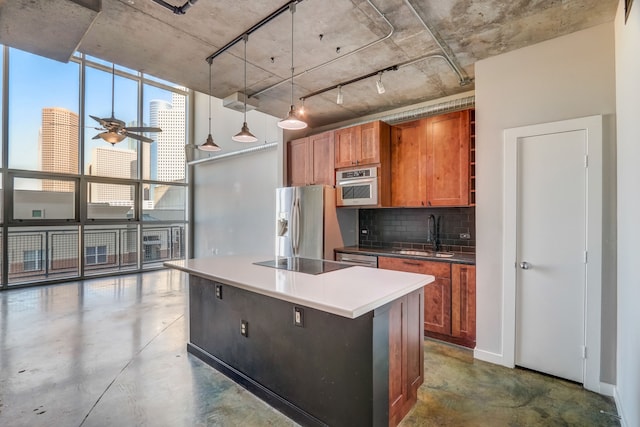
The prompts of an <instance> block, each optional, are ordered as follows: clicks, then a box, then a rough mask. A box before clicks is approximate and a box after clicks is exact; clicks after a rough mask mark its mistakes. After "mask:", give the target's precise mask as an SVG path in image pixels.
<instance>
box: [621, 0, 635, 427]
mask: <svg viewBox="0 0 640 427" xmlns="http://www.w3.org/2000/svg"><path fill="white" fill-rule="evenodd" d="M622 3H623V2H621V3H620V8H619V10H618V14H617V16H616V21H615V38H616V109H617V117H618V120H617V132H618V230H619V233H618V352H617V353H618V354H617V356H618V363H617V382H616V384H617V385H616V392H617V396H616V401H617V402H618V404H619V406H618V410H619V411H620V412H622V415H623V416H624V419H625V421H626V425H627V426H640V310H639V309H638V303H639V302H640V275H638V269H637V265H638V264H637V263H638V242H639V241H640V222H639V221H638V219H639V218H640V192H639V191H638V188H639V187H640V167H638V159H640V127H639V124H638V121H639V118H640V116H639V115H638V112H639V111H640V55H638V49H639V48H640V4H639V3H638V2H637V1H636V2H635V4H634V5H633V8H632V9H631V15H630V16H629V19H628V21H627V23H626V24H625V23H624V12H623V9H624V6H623V4H622Z"/></svg>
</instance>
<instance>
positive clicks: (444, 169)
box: [426, 110, 470, 206]
mask: <svg viewBox="0 0 640 427" xmlns="http://www.w3.org/2000/svg"><path fill="white" fill-rule="evenodd" d="M469 142H470V138H469V110H464V111H456V112H454V113H448V114H442V115H439V116H434V117H429V118H428V119H427V164H426V172H427V174H426V180H427V182H426V184H427V206H468V205H469Z"/></svg>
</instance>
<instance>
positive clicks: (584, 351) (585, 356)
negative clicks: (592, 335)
mask: <svg viewBox="0 0 640 427" xmlns="http://www.w3.org/2000/svg"><path fill="white" fill-rule="evenodd" d="M582 358H583V359H586V358H587V346H585V345H583V346H582Z"/></svg>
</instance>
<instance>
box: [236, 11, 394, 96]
mask: <svg viewBox="0 0 640 427" xmlns="http://www.w3.org/2000/svg"><path fill="white" fill-rule="evenodd" d="M366 1H367V3H369V5H371V7H372V8H373V10H375V11H376V13H377V14H378V15H380V18H382V19H383V20H384V22H385V23H386V24H387V25H388V26H389V28H390V30H389V33H387V35H385V36H383V37H381V38H379V39H377V40H374V41H372V42H371V43H367V44H366V45H364V46H360V47H359V48H357V49H355V50H352V51H351V52H347V53H345V54H344V55H341V56H338V57H336V58H333V59H331V60H329V61H327V62H324V63H322V64H319V65H316V66H315V67H311V68H308V69H306V70H304V71H301V72H300V73H298V74H294V75H293V77H294V78H295V77H300V76H301V75H303V74H307V73H310V72H312V71H316V70H319V69H320V68H323V67H326V66H327V65H329V64H333V63H334V62H336V61H339V60H341V59H344V58H347V57H349V56H351V55H354V54H356V53H358V52H361V51H363V50H365V49H368V48H370V47H371V46H373V45H376V44H378V43H380V42H383V41H384V40H387V39H388V38H389V37H391V36H392V35H393V33H395V31H396V29H395V27H394V26H393V24H391V22H389V20H388V19H387V17H386V16H385V15H384V13H382V12H381V11H380V10H379V9H378V8H377V7H376V6H375V5H374V4H373V3H371V0H366ZM290 80H291V78H287V79H285V80H282V81H279V82H278V83H275V84H272V85H271V86H267V87H266V88H264V89H262V90H259V91H258V92H255V93H253V94H251V95H248V97H249V98H251V97H255V96H260V95H262V94H263V93H265V92H268V91H270V90H271V89H274V88H276V87H278V86H280V85H282V84H284V83H287V82H289V81H290Z"/></svg>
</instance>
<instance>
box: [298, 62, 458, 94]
mask: <svg viewBox="0 0 640 427" xmlns="http://www.w3.org/2000/svg"><path fill="white" fill-rule="evenodd" d="M431 58H440V59H444V61H445V62H446V63H447V64H448V65H449V66H451V62H449V61H448V60H447V58H446V56H444V55H442V54H440V53H436V54H433V55H425V56H421V57H420V58H416V59H412V60H410V61H407V62H402V63H400V64H396V65H392V66H390V67H387V68H382V69H380V70H378V71H374V72H372V73H369V74H365V75H364V76H360V77H356V78H353V79H351V80H349V81H346V82H341V83H338V84H335V85H333V86H329V87H326V88H324V89H320V90H317V91H315V92H313V93H310V94H308V95H305V96H302V97H300V98H299V99H300V100H301V101H304V100H306V99H309V98H311V97H312V96H316V95H320V94H322V93H325V92H329V91H330V90H334V89H337V88H338V87H342V86H347V85H350V84H352V83H356V82H359V81H361V80H364V79H368V78H369V77H373V76H376V75H378V74H380V73H386V72H387V71H397V70H399V69H400V68H402V67H407V66H409V65H413V64H415V63H416V62H420V61H424V60H426V59H431ZM452 68H453V67H452ZM453 70H454V71H455V68H453Z"/></svg>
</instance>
